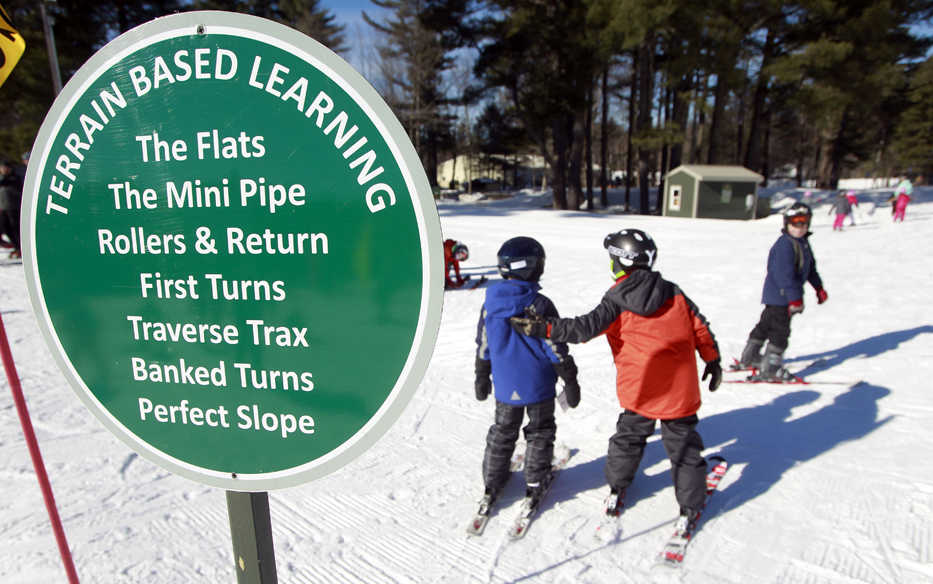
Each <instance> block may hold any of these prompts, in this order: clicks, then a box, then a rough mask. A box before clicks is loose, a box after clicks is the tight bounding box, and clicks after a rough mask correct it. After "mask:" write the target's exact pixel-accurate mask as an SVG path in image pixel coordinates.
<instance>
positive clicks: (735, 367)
mask: <svg viewBox="0 0 933 584" xmlns="http://www.w3.org/2000/svg"><path fill="white" fill-rule="evenodd" d="M754 370H755V368H754V367H746V366H745V365H742V362H741V361H739V360H738V359H736V358H735V357H733V358H732V364H731V365H729V371H754Z"/></svg>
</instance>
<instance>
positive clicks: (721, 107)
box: [706, 75, 729, 164]
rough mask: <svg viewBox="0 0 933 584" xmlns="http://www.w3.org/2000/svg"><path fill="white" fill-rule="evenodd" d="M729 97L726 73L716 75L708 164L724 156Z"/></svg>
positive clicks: (707, 153) (716, 162) (718, 160)
mask: <svg viewBox="0 0 933 584" xmlns="http://www.w3.org/2000/svg"><path fill="white" fill-rule="evenodd" d="M728 98H729V82H728V81H726V76H725V75H717V76H716V89H715V91H714V93H713V115H712V118H711V119H710V122H709V150H708V151H707V152H706V163H707V164H719V163H720V161H721V157H722V152H721V149H722V146H721V143H722V136H721V134H722V118H723V114H724V112H725V109H726V100H727V99H728Z"/></svg>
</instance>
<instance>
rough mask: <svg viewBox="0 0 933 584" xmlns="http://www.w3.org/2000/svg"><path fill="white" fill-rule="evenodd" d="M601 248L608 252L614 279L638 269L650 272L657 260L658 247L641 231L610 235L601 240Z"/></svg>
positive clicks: (627, 230)
mask: <svg viewBox="0 0 933 584" xmlns="http://www.w3.org/2000/svg"><path fill="white" fill-rule="evenodd" d="M603 247H605V248H606V249H607V250H609V258H610V260H612V265H611V269H612V275H613V276H615V277H616V278H618V277H620V276H622V275H623V274H626V273H630V272H631V271H632V270H637V269H638V268H644V269H646V270H650V269H651V267H652V266H654V261H655V260H656V259H657V258H658V246H657V245H655V243H654V240H653V239H651V236H650V235H648V234H647V233H645V232H644V231H642V230H641V229H623V230H622V231H617V232H615V233H610V234H609V235H607V236H606V238H605V239H603Z"/></svg>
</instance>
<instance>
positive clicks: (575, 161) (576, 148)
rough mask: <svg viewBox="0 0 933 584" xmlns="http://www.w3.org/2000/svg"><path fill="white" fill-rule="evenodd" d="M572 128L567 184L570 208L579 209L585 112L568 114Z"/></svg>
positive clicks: (581, 190) (581, 187)
mask: <svg viewBox="0 0 933 584" xmlns="http://www.w3.org/2000/svg"><path fill="white" fill-rule="evenodd" d="M567 117H568V124H569V130H570V140H571V142H570V161H569V163H570V164H569V167H568V169H567V185H568V186H569V187H570V193H569V196H568V198H567V207H568V208H569V209H573V210H576V209H579V208H580V205H581V204H582V203H583V135H584V131H583V124H584V121H583V118H584V117H585V113H584V112H577V114H576V115H573V116H567Z"/></svg>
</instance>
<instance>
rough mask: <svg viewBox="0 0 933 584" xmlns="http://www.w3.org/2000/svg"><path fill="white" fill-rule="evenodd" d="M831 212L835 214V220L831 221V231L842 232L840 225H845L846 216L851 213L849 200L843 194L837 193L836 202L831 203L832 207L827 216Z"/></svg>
mask: <svg viewBox="0 0 933 584" xmlns="http://www.w3.org/2000/svg"><path fill="white" fill-rule="evenodd" d="M833 211H835V212H836V220H835V221H833V231H836V230H839V231H842V225H843V223H845V220H846V216H847V215H848V214H849V213H850V212H851V211H852V205H851V204H850V203H849V198H848V197H846V194H845V193H844V192H842V191H839V194H838V195H837V196H836V200H835V201H833V205H832V207H830V208H829V214H830V215H832V214H833Z"/></svg>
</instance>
